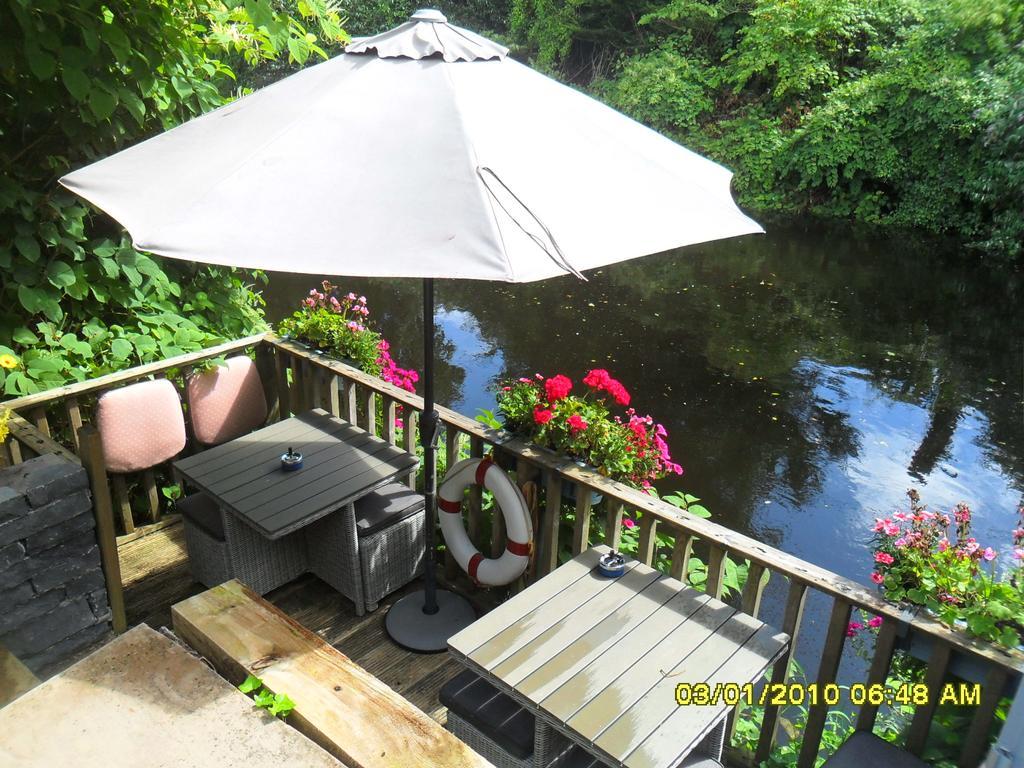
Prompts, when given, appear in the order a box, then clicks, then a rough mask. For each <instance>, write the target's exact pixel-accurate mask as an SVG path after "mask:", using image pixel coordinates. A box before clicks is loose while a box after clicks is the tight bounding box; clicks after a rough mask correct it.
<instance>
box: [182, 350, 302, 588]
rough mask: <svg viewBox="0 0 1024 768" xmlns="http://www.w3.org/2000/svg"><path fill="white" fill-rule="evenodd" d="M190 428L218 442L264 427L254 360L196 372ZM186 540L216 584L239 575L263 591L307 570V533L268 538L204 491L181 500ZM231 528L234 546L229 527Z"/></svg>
mask: <svg viewBox="0 0 1024 768" xmlns="http://www.w3.org/2000/svg"><path fill="white" fill-rule="evenodd" d="M185 398H186V401H187V404H188V410H189V420H190V422H191V425H192V434H193V436H194V437H195V439H196V441H197V442H199V443H202V444H203V445H218V444H220V443H224V442H227V441H228V440H233V439H234V438H236V437H239V436H240V435H244V434H246V433H247V432H251V431H252V430H253V429H256V428H257V427H260V426H262V425H263V423H264V422H265V421H266V419H267V402H266V396H265V393H264V391H263V385H262V384H261V382H260V377H259V372H258V371H257V370H256V366H255V365H254V364H253V361H252V360H250V359H249V358H248V357H245V356H244V355H239V356H236V357H231V358H228V359H227V361H225V364H224V365H223V366H218V367H216V368H212V369H210V370H208V371H203V372H199V373H195V374H193V375H192V376H190V377H189V379H188V381H187V383H186V386H185ZM178 510H179V511H180V512H181V516H182V521H183V523H184V528H185V546H186V547H187V548H188V553H189V564H190V567H191V569H192V576H193V578H195V580H196V581H198V582H200V583H201V584H205V585H206V586H209V587H212V586H216V585H218V584H222V583H223V582H225V581H227V580H228V579H233V578H238V579H241V580H242V581H243V582H244V583H245V584H247V585H248V586H249V587H251V588H252V589H253V590H255V591H257V592H259V593H260V594H266V593H267V592H269V591H270V590H272V589H274V588H275V587H279V586H281V585H282V584H287V583H288V582H289V581H291V580H292V579H294V578H296V577H297V576H300V575H301V574H303V573H305V572H306V570H307V562H306V560H307V558H306V549H305V539H304V537H302V536H286V537H284V538H283V539H281V540H278V541H269V540H267V539H264V538H263V537H261V536H260V535H259V534H258V533H257V532H255V531H253V530H250V529H249V528H247V527H246V526H245V525H244V524H243V523H240V522H238V521H237V520H234V519H233V518H231V516H230V515H225V514H224V512H223V511H222V510H220V509H219V508H218V507H217V505H216V504H215V503H214V501H213V500H212V499H210V498H209V497H208V496H206V495H205V494H195V495H193V496H190V497H189V498H187V499H184V500H183V501H180V502H178ZM228 528H229V529H230V532H231V542H232V544H231V547H230V548H229V546H228V543H227V537H226V536H225V529H228Z"/></svg>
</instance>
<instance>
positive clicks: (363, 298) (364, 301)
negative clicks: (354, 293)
mask: <svg viewBox="0 0 1024 768" xmlns="http://www.w3.org/2000/svg"><path fill="white" fill-rule="evenodd" d="M359 303H360V304H365V303H366V297H365V296H360V297H359Z"/></svg>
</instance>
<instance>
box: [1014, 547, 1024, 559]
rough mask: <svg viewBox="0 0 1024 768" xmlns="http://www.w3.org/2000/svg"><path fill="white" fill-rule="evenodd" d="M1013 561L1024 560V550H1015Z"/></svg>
mask: <svg viewBox="0 0 1024 768" xmlns="http://www.w3.org/2000/svg"><path fill="white" fill-rule="evenodd" d="M1013 559H1014V560H1024V549H1015V550H1013Z"/></svg>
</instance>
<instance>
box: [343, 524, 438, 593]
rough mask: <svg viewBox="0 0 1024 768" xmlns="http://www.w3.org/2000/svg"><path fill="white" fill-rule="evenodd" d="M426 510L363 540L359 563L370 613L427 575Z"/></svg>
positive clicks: (360, 539)
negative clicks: (388, 598) (387, 599)
mask: <svg viewBox="0 0 1024 768" xmlns="http://www.w3.org/2000/svg"><path fill="white" fill-rule="evenodd" d="M426 521H427V513H426V510H425V509H423V510H420V511H419V512H417V513H416V514H414V515H412V516H410V517H407V518H405V519H404V520H400V521H398V522H397V523H395V524H394V525H390V526H388V527H387V528H384V529H383V530H381V531H378V532H376V533H373V534H371V535H369V536H360V537H359V564H360V569H361V571H362V579H363V599H364V600H365V601H366V610H367V611H375V610H377V605H378V604H379V603H380V601H381V600H382V599H383V598H384V597H385V596H386V595H390V594H391V593H392V592H394V591H395V590H396V589H401V588H402V587H404V586H405V585H406V584H408V583H409V582H410V581H413V580H415V579H417V578H418V577H419V576H420V575H421V574H422V573H423V566H424V562H425V560H426V543H425V533H426Z"/></svg>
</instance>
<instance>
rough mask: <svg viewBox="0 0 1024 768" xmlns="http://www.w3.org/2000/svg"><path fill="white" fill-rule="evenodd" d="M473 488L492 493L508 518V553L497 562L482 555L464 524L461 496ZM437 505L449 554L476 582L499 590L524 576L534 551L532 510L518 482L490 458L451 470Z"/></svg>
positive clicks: (465, 461)
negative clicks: (474, 486)
mask: <svg viewBox="0 0 1024 768" xmlns="http://www.w3.org/2000/svg"><path fill="white" fill-rule="evenodd" d="M471 485H482V486H483V487H484V488H486V489H487V490H489V491H490V492H491V493H493V494H494V500H495V502H496V503H497V505H498V508H499V509H500V510H501V513H502V515H503V516H504V518H505V532H506V539H507V540H506V544H505V551H504V552H502V553H501V557H499V558H497V559H490V558H485V557H484V556H483V555H482V554H480V551H479V550H477V548H476V547H474V546H473V543H472V542H471V541H470V540H469V535H468V534H467V533H466V528H465V526H464V525H463V524H462V495H463V492H464V491H465V490H466V489H467V488H469V487H470V486H471ZM437 506H438V509H439V510H440V511H441V514H440V515H439V517H440V518H441V532H442V533H443V534H444V540H445V544H446V545H447V546H448V551H449V552H451V553H452V557H454V558H455V562H457V563H458V564H459V567H461V568H462V570H464V571H465V572H466V573H468V574H469V577H470V578H471V579H473V581H474V582H476V583H477V584H479V585H481V586H485V587H497V586H501V585H502V584H509V583H511V582H513V581H515V580H516V579H517V578H519V577H520V576H521V575H522V574H523V572H524V571H525V570H526V566H527V565H529V563H530V554H531V553H532V552H533V525H532V524H531V522H530V511H529V509H528V508H527V506H526V500H525V499H524V498H523V494H522V493H521V492H520V491H519V489H518V488H517V487H516V485H515V483H513V482H512V481H511V480H509V479H508V475H506V474H505V473H504V472H502V471H501V468H500V467H498V466H497V465H495V463H494V462H493V461H492V460H491V459H489V458H484V459H463V460H462V461H460V462H458V463H457V464H455V466H453V467H452V468H451V469H449V470H448V474H447V475H445V478H444V482H443V483H441V488H440V489H439V490H438V492H437Z"/></svg>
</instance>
